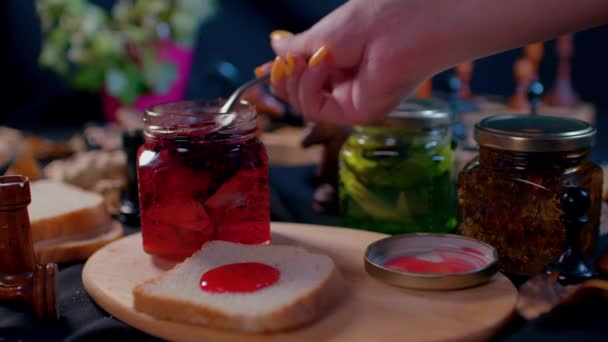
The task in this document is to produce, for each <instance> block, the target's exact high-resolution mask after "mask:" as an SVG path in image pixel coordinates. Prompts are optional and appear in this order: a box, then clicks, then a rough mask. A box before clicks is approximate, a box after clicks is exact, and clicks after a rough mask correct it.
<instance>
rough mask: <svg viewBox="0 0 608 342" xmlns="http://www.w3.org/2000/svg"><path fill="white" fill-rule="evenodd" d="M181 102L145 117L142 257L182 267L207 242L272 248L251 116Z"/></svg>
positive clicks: (264, 171) (264, 174) (261, 152)
mask: <svg viewBox="0 0 608 342" xmlns="http://www.w3.org/2000/svg"><path fill="white" fill-rule="evenodd" d="M218 105H219V104H204V105H201V104H199V103H195V102H180V103H175V104H166V105H161V106H157V107H155V108H152V109H151V110H150V111H148V113H147V114H146V118H145V120H144V121H145V123H146V129H145V143H144V145H143V146H142V147H141V148H140V150H139V154H138V182H139V198H140V207H141V225H142V235H143V244H144V250H145V251H146V252H147V253H149V254H152V255H155V256H159V257H163V258H167V259H171V260H183V259H184V258H186V257H188V256H190V255H191V254H192V253H193V252H195V251H196V250H198V249H199V248H200V247H201V246H202V245H203V244H204V243H205V242H207V241H209V240H215V239H219V240H227V241H233V242H239V243H246V244H260V243H265V242H268V241H269V240H270V211H269V188H268V157H267V155H266V150H265V148H264V146H263V145H262V143H261V142H260V141H259V140H258V138H257V137H256V131H257V128H256V125H255V118H256V115H255V111H253V109H252V108H249V107H245V108H241V109H240V110H241V112H239V113H237V114H238V115H237V116H236V119H235V120H232V121H230V120H228V119H229V117H228V116H222V115H220V114H214V113H213V111H214V110H217V108H218Z"/></svg>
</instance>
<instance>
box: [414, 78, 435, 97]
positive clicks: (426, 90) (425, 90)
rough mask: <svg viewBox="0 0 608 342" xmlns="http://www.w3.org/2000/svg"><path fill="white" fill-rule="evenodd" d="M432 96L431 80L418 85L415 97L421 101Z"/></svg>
mask: <svg viewBox="0 0 608 342" xmlns="http://www.w3.org/2000/svg"><path fill="white" fill-rule="evenodd" d="M432 95H433V80H432V79H430V78H429V79H428V80H426V81H424V83H422V85H420V88H418V90H417V91H416V97H418V98H421V99H428V98H429V97H431V96H432Z"/></svg>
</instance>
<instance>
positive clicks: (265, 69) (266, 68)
mask: <svg viewBox="0 0 608 342" xmlns="http://www.w3.org/2000/svg"><path fill="white" fill-rule="evenodd" d="M272 63H273V62H266V63H264V64H262V65H260V66H258V67H257V68H255V69H254V70H253V74H254V75H255V77H262V76H263V75H264V74H266V73H269V72H270V69H271V68H272Z"/></svg>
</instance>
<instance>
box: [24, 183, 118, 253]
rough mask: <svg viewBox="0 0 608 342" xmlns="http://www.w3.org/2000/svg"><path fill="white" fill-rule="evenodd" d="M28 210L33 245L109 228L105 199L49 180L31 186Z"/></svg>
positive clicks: (109, 220) (109, 219)
mask: <svg viewBox="0 0 608 342" xmlns="http://www.w3.org/2000/svg"><path fill="white" fill-rule="evenodd" d="M30 191H31V197H32V203H31V204H30V205H29V207H28V212H29V217H30V226H31V231H32V240H33V241H34V243H36V242H39V241H43V240H48V239H54V238H65V237H68V236H73V235H79V234H84V233H89V232H95V231H98V230H99V229H100V228H103V227H109V226H110V223H111V222H112V219H111V216H110V215H109V214H108V212H107V210H106V206H105V203H104V199H103V197H102V196H101V195H99V194H96V193H94V192H89V191H85V190H81V189H80V188H77V187H75V186H72V185H68V184H65V183H61V182H54V181H49V180H39V181H35V182H32V183H31V184H30Z"/></svg>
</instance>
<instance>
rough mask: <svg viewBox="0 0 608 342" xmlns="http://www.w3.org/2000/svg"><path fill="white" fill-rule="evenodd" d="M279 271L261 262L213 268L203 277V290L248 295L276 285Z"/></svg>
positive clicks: (279, 274) (201, 282)
mask: <svg viewBox="0 0 608 342" xmlns="http://www.w3.org/2000/svg"><path fill="white" fill-rule="evenodd" d="M280 276H281V273H280V272H279V270H278V269H276V268H274V267H272V266H269V265H266V264H263V263H259V262H240V263H235V264H227V265H222V266H219V267H216V268H213V269H211V270H209V271H207V272H205V273H204V274H203V276H202V277H201V281H200V284H201V289H202V290H203V291H207V292H214V293H226V292H231V293H234V292H238V293H248V292H255V291H258V290H261V289H263V288H265V287H268V286H270V285H273V284H274V283H276V282H277V281H278V280H279V278H280Z"/></svg>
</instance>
